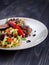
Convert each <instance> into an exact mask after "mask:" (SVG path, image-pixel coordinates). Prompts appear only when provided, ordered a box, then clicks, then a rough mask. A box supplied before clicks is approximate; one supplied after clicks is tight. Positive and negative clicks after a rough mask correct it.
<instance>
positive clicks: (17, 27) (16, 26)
mask: <svg viewBox="0 0 49 65" xmlns="http://www.w3.org/2000/svg"><path fill="white" fill-rule="evenodd" d="M9 25H11V26H12V27H13V28H15V29H18V33H19V35H22V37H25V34H24V32H23V30H22V29H21V28H20V27H19V26H18V25H17V24H16V23H15V22H14V21H10V22H9Z"/></svg>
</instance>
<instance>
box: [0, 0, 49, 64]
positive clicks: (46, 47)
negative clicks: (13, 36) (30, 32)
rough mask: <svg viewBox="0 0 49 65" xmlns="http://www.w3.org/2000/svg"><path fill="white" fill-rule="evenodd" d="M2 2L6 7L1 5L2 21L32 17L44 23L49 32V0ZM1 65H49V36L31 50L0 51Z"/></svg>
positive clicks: (8, 0) (0, 14) (0, 17)
mask: <svg viewBox="0 0 49 65" xmlns="http://www.w3.org/2000/svg"><path fill="white" fill-rule="evenodd" d="M10 1H11V2H10ZM0 2H4V5H3V4H0V19H3V18H7V17H14V16H22V17H30V18H34V19H37V20H40V21H41V22H43V23H44V24H45V25H46V26H47V28H48V30H49V2H48V0H15V1H13V0H7V1H4V0H3V1H0ZM7 2H8V3H7ZM0 65H49V35H48V37H47V39H46V40H45V41H43V42H42V43H41V44H39V45H37V46H35V47H33V48H30V49H26V50H19V51H4V50H0Z"/></svg>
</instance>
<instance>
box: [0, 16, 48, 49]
mask: <svg viewBox="0 0 49 65" xmlns="http://www.w3.org/2000/svg"><path fill="white" fill-rule="evenodd" d="M12 18H20V19H24V20H25V22H26V25H29V26H30V27H31V28H32V33H31V36H29V37H27V38H26V41H27V40H31V42H29V43H27V42H26V41H22V45H21V46H18V47H15V48H0V49H2V50H21V49H27V48H30V47H34V46H36V45H38V44H40V43H41V42H42V41H44V40H45V39H46V37H47V35H48V29H47V27H46V26H45V25H44V24H43V23H41V22H40V21H38V20H35V19H31V18H24V17H12ZM8 19H10V18H8ZM5 22H6V19H2V20H0V25H1V24H4V23H5ZM35 30H36V32H34V31H35ZM33 34H36V36H34V37H33Z"/></svg>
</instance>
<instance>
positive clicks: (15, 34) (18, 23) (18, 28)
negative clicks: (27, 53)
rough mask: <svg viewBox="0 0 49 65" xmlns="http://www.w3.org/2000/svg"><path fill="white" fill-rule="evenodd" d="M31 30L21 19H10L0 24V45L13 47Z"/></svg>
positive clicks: (18, 44)
mask: <svg viewBox="0 0 49 65" xmlns="http://www.w3.org/2000/svg"><path fill="white" fill-rule="evenodd" d="M31 32H32V29H31V28H30V27H29V26H27V25H26V23H25V21H24V20H22V19H10V20H8V21H7V22H6V23H5V24H3V25H0V47H2V48H13V47H17V46H20V45H21V41H22V40H25V38H26V37H28V36H29V35H30V34H31Z"/></svg>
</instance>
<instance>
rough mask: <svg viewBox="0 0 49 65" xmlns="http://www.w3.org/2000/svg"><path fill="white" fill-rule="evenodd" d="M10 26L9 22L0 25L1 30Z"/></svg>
mask: <svg viewBox="0 0 49 65" xmlns="http://www.w3.org/2000/svg"><path fill="white" fill-rule="evenodd" d="M8 27H9V25H8V24H3V25H0V30H2V29H6V28H8Z"/></svg>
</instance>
